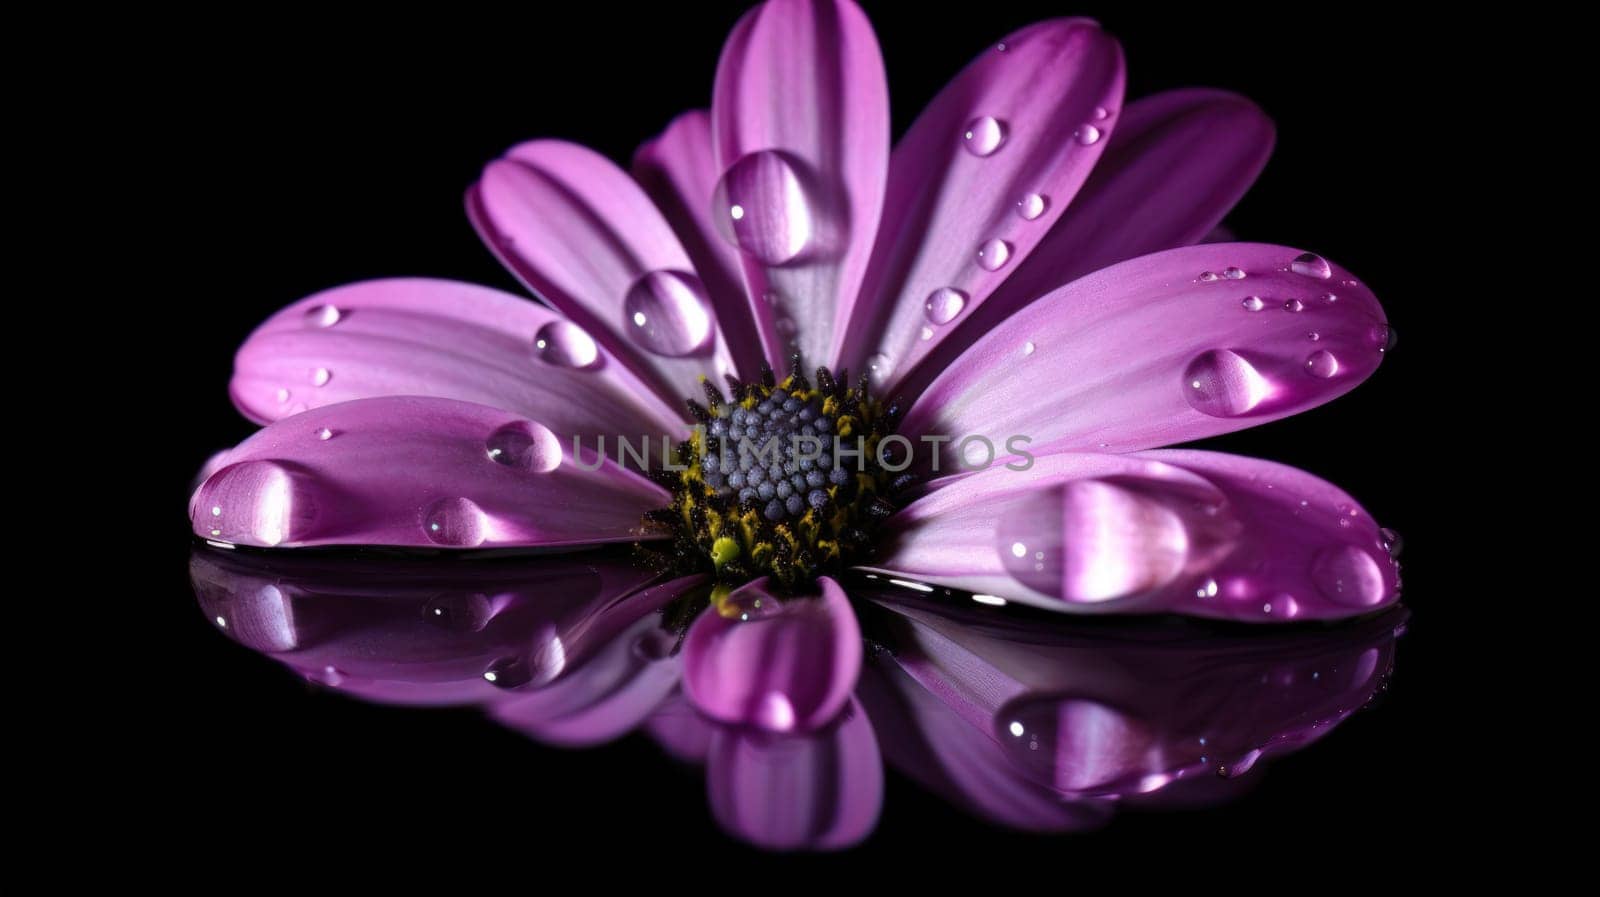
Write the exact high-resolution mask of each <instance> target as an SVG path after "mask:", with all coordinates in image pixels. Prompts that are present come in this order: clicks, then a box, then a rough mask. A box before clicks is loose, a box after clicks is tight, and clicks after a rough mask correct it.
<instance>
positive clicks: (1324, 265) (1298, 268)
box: [1289, 252, 1333, 280]
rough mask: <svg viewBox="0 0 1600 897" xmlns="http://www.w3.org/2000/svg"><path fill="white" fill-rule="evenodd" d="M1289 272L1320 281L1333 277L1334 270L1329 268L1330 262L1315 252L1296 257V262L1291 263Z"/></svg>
mask: <svg viewBox="0 0 1600 897" xmlns="http://www.w3.org/2000/svg"><path fill="white" fill-rule="evenodd" d="M1289 270H1290V271H1293V272H1294V273H1296V274H1299V275H1301V276H1304V277H1314V278H1316V279H1318V280H1327V279H1328V278H1330V277H1332V276H1333V268H1332V267H1331V266H1329V264H1328V260H1327V259H1325V258H1323V257H1322V256H1320V255H1317V254H1316V253H1314V252H1307V253H1303V254H1301V255H1297V256H1295V257H1294V261H1292V262H1290V263H1289Z"/></svg>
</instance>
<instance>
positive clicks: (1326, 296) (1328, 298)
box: [1317, 293, 1339, 305]
mask: <svg viewBox="0 0 1600 897" xmlns="http://www.w3.org/2000/svg"><path fill="white" fill-rule="evenodd" d="M1317 298H1318V299H1321V300H1322V301H1323V302H1325V303H1327V304H1329V305H1332V304H1333V303H1335V302H1338V301H1339V297H1338V296H1335V295H1334V294H1332V293H1323V294H1322V295H1321V296H1318V297H1317Z"/></svg>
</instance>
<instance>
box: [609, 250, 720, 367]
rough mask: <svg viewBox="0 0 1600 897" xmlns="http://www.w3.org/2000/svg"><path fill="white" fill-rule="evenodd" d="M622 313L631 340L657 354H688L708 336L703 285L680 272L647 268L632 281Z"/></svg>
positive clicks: (708, 310)
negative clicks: (642, 274) (648, 270)
mask: <svg viewBox="0 0 1600 897" xmlns="http://www.w3.org/2000/svg"><path fill="white" fill-rule="evenodd" d="M622 314H623V323H624V327H625V328H626V330H627V332H628V335H629V336H631V337H633V341H634V342H636V343H638V344H639V345H641V346H643V347H644V348H646V349H648V350H650V351H651V352H654V353H655V354H657V355H666V356H669V357H679V356H683V355H691V354H693V353H694V352H696V351H697V350H699V349H700V347H702V346H704V345H705V343H706V341H707V340H708V339H709V338H710V336H711V331H712V324H711V307H710V301H709V300H708V299H707V298H706V292H705V287H704V286H703V285H702V284H701V283H700V278H698V277H696V276H694V275H693V274H689V273H688V272H684V271H651V272H650V273H648V274H646V275H644V276H643V277H641V278H639V279H638V280H636V281H634V284H633V286H631V287H629V288H628V295H627V296H626V297H625V298H624V299H623V303H622Z"/></svg>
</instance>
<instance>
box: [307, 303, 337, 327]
mask: <svg viewBox="0 0 1600 897" xmlns="http://www.w3.org/2000/svg"><path fill="white" fill-rule="evenodd" d="M342 317H344V312H341V311H340V310H339V309H338V307H337V306H333V305H313V306H311V307H310V308H308V309H306V313H305V318H304V320H305V324H306V326H307V327H332V326H333V325H335V324H337V323H339V319H340V318H342Z"/></svg>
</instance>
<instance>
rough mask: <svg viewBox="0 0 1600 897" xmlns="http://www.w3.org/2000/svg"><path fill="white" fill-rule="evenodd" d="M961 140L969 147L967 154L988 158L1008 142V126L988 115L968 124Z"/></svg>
mask: <svg viewBox="0 0 1600 897" xmlns="http://www.w3.org/2000/svg"><path fill="white" fill-rule="evenodd" d="M961 139H962V141H963V142H964V143H965V145H966V147H967V152H970V153H972V154H973V155H974V156H987V155H990V154H992V153H993V152H994V151H995V150H997V149H999V148H1000V145H1001V144H1003V143H1005V142H1006V126H1005V125H1004V124H1003V123H1001V122H999V121H997V120H995V119H993V118H990V117H989V116H987V115H984V116H980V117H978V118H975V119H973V120H972V121H969V122H967V129H966V131H964V132H962V134H961Z"/></svg>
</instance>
